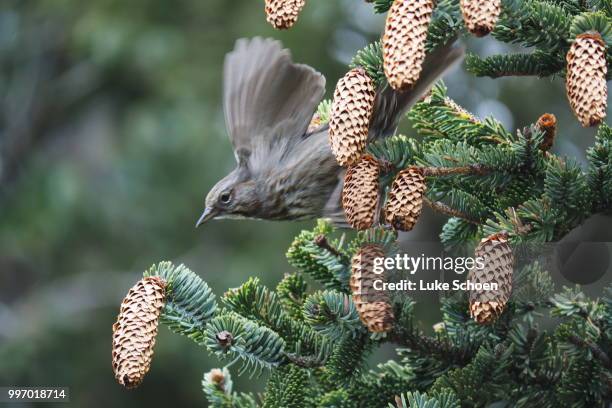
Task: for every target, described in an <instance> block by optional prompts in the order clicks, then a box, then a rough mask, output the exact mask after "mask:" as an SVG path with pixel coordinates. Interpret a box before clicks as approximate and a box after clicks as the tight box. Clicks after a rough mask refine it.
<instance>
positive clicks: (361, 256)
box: [350, 244, 394, 333]
mask: <svg viewBox="0 0 612 408" xmlns="http://www.w3.org/2000/svg"><path fill="white" fill-rule="evenodd" d="M384 257H385V251H384V250H383V249H382V248H381V247H380V246H378V245H375V244H368V245H364V246H362V247H361V248H360V249H359V251H357V253H356V254H355V255H354V256H353V259H352V273H351V279H350V287H351V292H352V295H353V302H354V303H355V307H356V309H357V312H358V313H359V317H360V318H361V321H362V322H363V324H365V325H366V327H367V328H368V330H369V331H370V332H372V333H384V332H387V331H389V330H391V328H392V327H393V321H394V316H393V308H392V306H391V304H390V301H389V295H388V294H387V293H386V292H383V291H378V290H375V289H374V281H375V280H377V279H380V280H383V281H384V275H377V274H375V273H374V260H375V259H376V258H384Z"/></svg>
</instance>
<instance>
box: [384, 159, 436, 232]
mask: <svg viewBox="0 0 612 408" xmlns="http://www.w3.org/2000/svg"><path fill="white" fill-rule="evenodd" d="M426 189H427V185H426V184H425V177H424V176H423V172H422V171H421V170H420V169H419V168H418V167H409V168H407V169H404V170H402V171H400V172H399V174H398V175H397V177H395V180H394V181H393V184H392V185H391V191H389V195H388V196H387V203H386V204H385V222H386V223H387V224H390V225H391V226H392V227H393V228H395V229H396V230H400V231H410V230H411V229H412V228H414V226H415V224H416V222H417V221H418V219H419V217H420V216H421V211H422V209H423V194H425V190H426Z"/></svg>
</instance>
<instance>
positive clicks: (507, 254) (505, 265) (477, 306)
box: [468, 233, 514, 324]
mask: <svg viewBox="0 0 612 408" xmlns="http://www.w3.org/2000/svg"><path fill="white" fill-rule="evenodd" d="M474 257H475V258H482V261H483V263H484V268H483V269H478V268H477V267H474V268H472V269H471V270H470V273H469V274H468V280H469V281H471V282H472V283H483V284H484V283H489V284H491V283H497V285H498V288H497V290H472V291H470V315H471V316H472V318H474V320H476V322H478V323H481V324H486V323H491V322H493V321H495V319H497V317H498V316H499V315H500V314H501V313H502V312H503V311H504V308H505V307H506V303H507V302H508V299H509V298H510V294H511V293H512V273H513V268H514V255H513V254H512V248H511V247H510V245H509V244H508V235H507V234H505V233H499V234H493V235H490V236H488V237H486V238H484V239H483V240H482V241H480V244H479V245H478V246H477V247H476V251H475V253H474Z"/></svg>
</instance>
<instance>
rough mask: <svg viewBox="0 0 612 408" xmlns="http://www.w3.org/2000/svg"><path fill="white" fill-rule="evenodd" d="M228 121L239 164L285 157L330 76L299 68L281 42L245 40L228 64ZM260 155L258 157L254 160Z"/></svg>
mask: <svg viewBox="0 0 612 408" xmlns="http://www.w3.org/2000/svg"><path fill="white" fill-rule="evenodd" d="M223 87H224V92H223V105H224V112H225V123H226V126H227V130H228V132H229V137H230V140H231V142H232V144H233V145H234V153H235V155H236V159H237V161H238V163H239V164H246V163H247V162H248V163H249V165H250V166H256V165H257V164H258V163H253V161H254V160H255V161H259V160H265V158H266V157H267V158H268V159H269V158H270V155H269V153H275V154H282V151H287V150H289V149H290V146H292V145H293V144H295V143H297V142H298V141H299V139H300V138H301V137H302V136H303V135H304V134H305V133H306V130H307V128H308V124H309V123H310V120H311V118H312V116H313V114H314V112H315V110H316V108H317V104H318V103H319V102H320V101H321V99H322V98H323V94H324V93H325V77H323V75H321V74H320V73H318V72H316V71H315V70H314V69H312V68H311V67H309V66H307V65H301V64H294V63H293V62H292V61H291V54H290V52H289V51H288V50H286V49H283V48H282V45H281V43H280V42H278V41H274V40H271V39H262V38H253V39H240V40H238V41H237V42H236V46H235V48H234V50H233V51H232V52H230V53H229V54H227V56H226V58H225V66H224V83H223ZM254 156H256V157H254Z"/></svg>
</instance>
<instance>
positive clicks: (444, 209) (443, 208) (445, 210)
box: [423, 197, 481, 225]
mask: <svg viewBox="0 0 612 408" xmlns="http://www.w3.org/2000/svg"><path fill="white" fill-rule="evenodd" d="M423 202H424V203H425V204H427V205H428V206H429V207H430V208H431V209H432V210H434V211H437V212H439V213H441V214H444V215H448V216H449V217H457V218H461V219H463V220H465V221H467V222H469V223H471V224H475V225H480V224H481V222H480V221H478V220H475V219H472V218H470V217H469V216H468V215H466V214H464V213H462V212H461V211H459V210H456V209H454V208H451V207H450V206H448V205H446V204H444V203H442V202H440V201H432V200H430V199H429V198H427V197H423Z"/></svg>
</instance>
